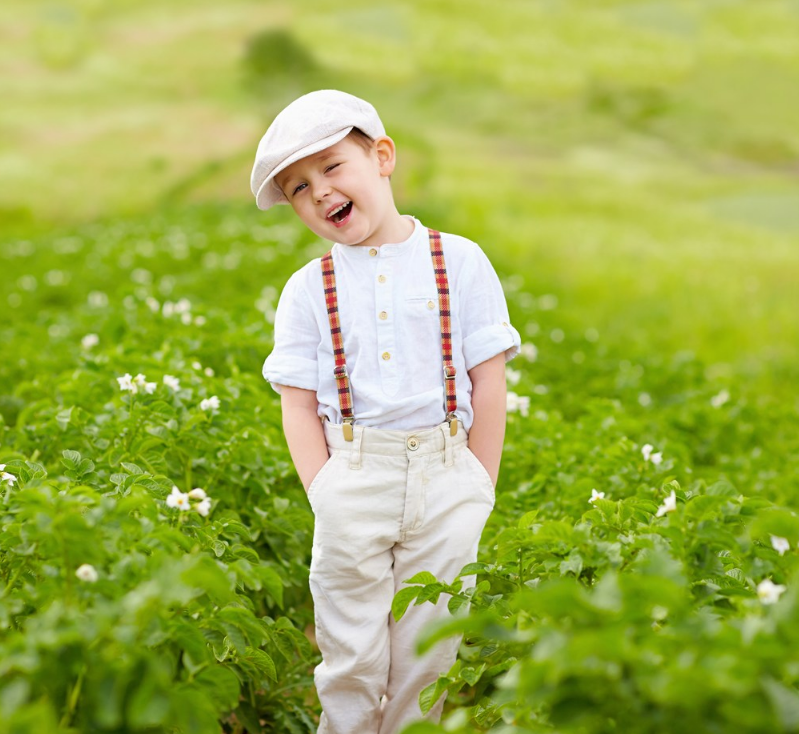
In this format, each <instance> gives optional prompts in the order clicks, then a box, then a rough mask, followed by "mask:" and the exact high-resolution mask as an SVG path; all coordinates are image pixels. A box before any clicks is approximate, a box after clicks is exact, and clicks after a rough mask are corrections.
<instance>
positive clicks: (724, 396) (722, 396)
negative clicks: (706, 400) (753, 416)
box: [710, 390, 730, 408]
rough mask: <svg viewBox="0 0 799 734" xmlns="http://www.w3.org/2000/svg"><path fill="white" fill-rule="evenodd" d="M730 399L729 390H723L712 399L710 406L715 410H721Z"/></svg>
mask: <svg viewBox="0 0 799 734" xmlns="http://www.w3.org/2000/svg"><path fill="white" fill-rule="evenodd" d="M729 399H730V393H729V392H728V391H727V390H722V391H721V392H720V393H719V394H718V395H714V396H713V397H712V398H710V404H711V405H712V406H713V407H714V408H720V407H721V406H722V405H724V403H726V402H727V401H728V400H729Z"/></svg>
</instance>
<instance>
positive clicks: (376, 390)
mask: <svg viewBox="0 0 799 734" xmlns="http://www.w3.org/2000/svg"><path fill="white" fill-rule="evenodd" d="M409 218H410V219H412V220H413V222H414V224H415V227H414V230H413V233H412V234H411V236H410V237H409V238H408V239H407V240H405V241H404V242H398V243H392V244H384V245H381V246H380V247H371V248H370V247H366V246H362V245H341V244H335V245H333V248H332V255H333V266H334V268H335V273H336V291H337V293H338V308H339V319H340V322H341V330H342V335H343V340H344V355H345V358H346V360H347V371H348V372H349V376H350V390H351V392H352V399H353V413H354V417H355V423H356V425H363V426H372V427H376V428H385V429H391V430H422V429H425V428H432V427H433V426H436V425H438V424H440V423H442V422H443V421H444V420H445V418H446V409H445V392H444V368H443V362H442V358H441V324H440V319H439V310H438V291H437V289H436V280H435V274H434V272H433V260H432V257H431V255H430V241H429V238H428V231H427V228H426V227H424V226H423V225H422V223H421V222H420V221H419V220H418V219H416V218H415V217H409ZM441 244H442V248H443V250H444V261H445V264H446V268H447V278H448V281H449V292H450V309H451V311H452V360H453V363H454V365H455V368H456V370H457V374H456V377H455V386H456V393H457V398H458V408H457V411H456V415H457V417H458V418H459V419H460V420H461V422H462V424H463V426H464V428H465V429H466V430H467V431H468V430H469V429H470V428H471V425H472V421H473V418H474V413H473V411H472V405H471V394H472V382H471V380H470V379H469V374H468V371H469V370H470V369H472V367H474V366H475V365H478V364H480V363H481V362H484V361H485V360H487V359H490V358H491V357H494V356H496V355H497V354H499V353H501V352H504V353H505V360H506V361H508V360H510V359H512V358H513V357H515V356H516V354H518V352H519V348H520V346H521V338H520V336H519V332H518V331H517V330H516V329H515V328H513V326H511V325H510V318H509V317H508V307H507V304H506V302H505V296H504V294H503V292H502V286H501V284H500V282H499V278H498V277H497V274H496V272H495V271H494V268H493V267H492V266H491V263H490V262H489V260H488V258H487V257H486V255H485V253H484V252H483V251H482V250H481V249H480V247H479V246H478V245H477V244H475V243H474V242H472V241H471V240H468V239H466V238H464V237H459V236H457V235H453V234H447V233H445V232H442V233H441ZM334 367H335V361H334V359H333V340H332V337H331V335H330V324H329V321H328V315H327V306H326V304H325V294H324V290H323V287H322V266H321V258H315V259H314V260H312V261H311V262H309V263H308V264H307V265H305V266H304V267H302V268H301V269H300V270H298V271H297V272H296V273H294V274H293V275H292V276H291V277H290V278H289V280H288V282H287V283H286V285H285V287H284V288H283V292H282V293H281V295H280V300H279V302H278V306H277V311H276V313H275V345H274V349H273V350H272V353H271V354H270V355H269V356H268V357H267V358H266V361H265V362H264V366H263V376H264V378H265V379H266V380H268V381H269V383H270V384H271V385H272V387H273V388H274V390H275V391H276V392H278V393H279V392H281V386H282V385H288V386H291V387H300V388H304V389H305V390H314V391H315V392H316V396H317V400H318V401H319V407H318V414H319V416H320V417H321V416H326V417H327V419H328V420H329V421H330V422H331V423H341V422H342V417H341V410H340V408H339V401H338V391H337V387H336V381H335V378H334V377H333V368H334Z"/></svg>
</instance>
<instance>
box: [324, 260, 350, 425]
mask: <svg viewBox="0 0 799 734" xmlns="http://www.w3.org/2000/svg"><path fill="white" fill-rule="evenodd" d="M322 284H323V285H324V289H325V304H326V306H327V318H328V320H329V321H330V336H331V337H332V338H333V359H335V361H336V366H335V367H334V368H333V376H334V377H335V378H336V385H337V386H338V402H339V406H340V407H341V417H342V418H343V419H344V422H345V424H352V421H353V415H352V393H351V392H350V378H349V375H348V374H347V360H346V359H345V357H344V339H343V337H342V335H341V324H340V323H339V320H338V297H337V296H336V274H335V272H334V270H333V255H332V254H331V253H330V252H328V253H327V254H326V255H325V256H324V257H323V258H322ZM351 431H352V427H351V425H350V432H351Z"/></svg>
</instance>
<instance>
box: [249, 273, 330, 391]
mask: <svg viewBox="0 0 799 734" xmlns="http://www.w3.org/2000/svg"><path fill="white" fill-rule="evenodd" d="M302 274H303V271H302V270H300V271H298V272H296V273H294V275H292V276H291V277H290V278H289V279H288V282H287V283H286V285H285V287H284V288H283V292H282V293H281V294H280V300H279V301H278V304H277V310H276V312H275V346H274V348H273V349H272V353H271V354H270V355H269V356H268V357H267V358H266V361H265V362H264V366H263V370H262V372H263V376H264V379H266V380H267V381H268V382H269V384H270V385H271V386H272V388H273V389H274V390H275V392H277V393H280V392H281V385H288V386H289V387H300V388H303V389H305V390H314V391H317V390H318V389H319V368H318V364H317V350H318V348H319V343H320V333H319V327H318V325H317V323H316V319H315V318H314V314H313V311H312V309H311V302H312V299H311V298H310V297H309V295H308V293H307V292H305V291H307V287H306V286H305V284H304V281H305V279H304V278H303V277H302Z"/></svg>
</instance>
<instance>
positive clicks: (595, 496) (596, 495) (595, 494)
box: [588, 489, 605, 505]
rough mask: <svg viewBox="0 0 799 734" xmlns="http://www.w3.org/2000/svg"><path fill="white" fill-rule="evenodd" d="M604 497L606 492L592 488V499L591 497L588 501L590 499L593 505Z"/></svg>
mask: <svg viewBox="0 0 799 734" xmlns="http://www.w3.org/2000/svg"><path fill="white" fill-rule="evenodd" d="M602 499H605V493H604V492H597V491H596V489H592V490H591V499H590V500H588V501H589V502H590V503H591V504H592V505H593V504H594V502H596V501H597V500H602Z"/></svg>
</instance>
